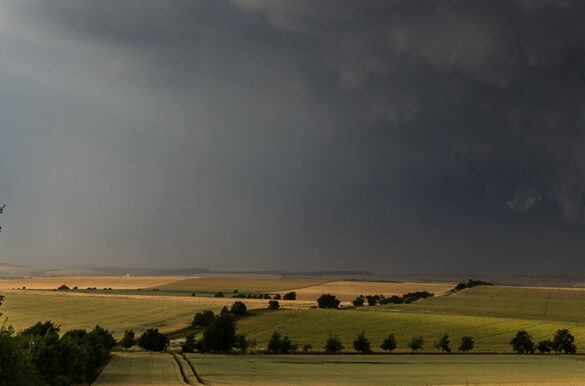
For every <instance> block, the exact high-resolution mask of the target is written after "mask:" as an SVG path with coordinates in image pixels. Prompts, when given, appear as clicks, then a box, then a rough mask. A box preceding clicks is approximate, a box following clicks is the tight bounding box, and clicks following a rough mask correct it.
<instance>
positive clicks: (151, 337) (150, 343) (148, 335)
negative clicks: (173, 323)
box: [138, 328, 169, 351]
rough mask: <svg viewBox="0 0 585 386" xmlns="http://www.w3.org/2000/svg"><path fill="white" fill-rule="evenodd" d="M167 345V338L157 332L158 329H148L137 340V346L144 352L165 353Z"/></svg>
mask: <svg viewBox="0 0 585 386" xmlns="http://www.w3.org/2000/svg"><path fill="white" fill-rule="evenodd" d="M168 345H169V338H167V336H166V335H165V334H161V333H160V332H158V328H150V329H148V330H146V331H145V332H144V333H142V335H141V336H140V338H138V346H140V347H141V348H142V349H143V350H146V351H165V350H166V349H167V346H168Z"/></svg>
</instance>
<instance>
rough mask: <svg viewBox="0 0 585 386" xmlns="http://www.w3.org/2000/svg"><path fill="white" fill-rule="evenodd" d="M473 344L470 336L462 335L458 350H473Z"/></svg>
mask: <svg viewBox="0 0 585 386" xmlns="http://www.w3.org/2000/svg"><path fill="white" fill-rule="evenodd" d="M474 345H475V341H474V340H473V338H472V337H470V336H464V337H462V338H461V344H460V345H459V351H461V352H468V351H471V350H473V346H474Z"/></svg>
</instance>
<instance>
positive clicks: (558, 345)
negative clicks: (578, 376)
mask: <svg viewBox="0 0 585 386" xmlns="http://www.w3.org/2000/svg"><path fill="white" fill-rule="evenodd" d="M574 342H575V337H574V336H573V335H572V334H571V333H570V332H569V330H567V329H563V330H558V331H557V333H556V334H555V336H554V338H553V342H552V343H553V344H552V347H553V348H554V350H555V353H557V354H558V353H559V352H561V351H563V352H564V353H565V354H575V352H577V346H575V343H574Z"/></svg>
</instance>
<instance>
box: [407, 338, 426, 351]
mask: <svg viewBox="0 0 585 386" xmlns="http://www.w3.org/2000/svg"><path fill="white" fill-rule="evenodd" d="M424 344H425V341H424V339H423V337H422V336H415V337H413V338H412V339H411V340H410V343H408V347H410V349H411V350H412V352H413V353H414V352H416V351H417V350H422V348H423V345H424Z"/></svg>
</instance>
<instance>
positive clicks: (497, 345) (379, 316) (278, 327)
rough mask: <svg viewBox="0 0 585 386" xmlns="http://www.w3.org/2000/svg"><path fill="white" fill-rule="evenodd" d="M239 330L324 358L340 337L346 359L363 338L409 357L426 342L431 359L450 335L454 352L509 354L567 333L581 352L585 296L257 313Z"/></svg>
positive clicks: (466, 296) (472, 295) (508, 294)
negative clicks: (464, 343)
mask: <svg viewBox="0 0 585 386" xmlns="http://www.w3.org/2000/svg"><path fill="white" fill-rule="evenodd" d="M254 315H256V316H253V317H249V318H245V319H243V320H242V321H240V323H239V324H238V327H239V329H240V331H241V332H242V333H244V334H247V335H249V336H250V337H253V338H256V340H257V342H258V344H259V346H261V347H265V345H266V344H267V342H268V339H269V338H270V336H271V334H272V333H273V332H274V331H279V332H280V333H282V334H285V335H288V336H289V337H290V338H291V339H292V340H293V341H294V342H297V343H299V344H300V346H302V345H304V344H307V343H310V344H312V345H313V347H315V349H316V350H322V347H323V345H324V342H325V339H326V338H327V337H328V335H329V333H330V332H331V333H332V334H334V335H339V337H340V339H341V341H342V343H343V344H344V345H345V346H346V351H352V350H353V348H352V342H353V340H354V339H355V336H356V335H357V334H358V333H359V332H361V331H362V330H363V331H365V332H366V336H367V337H368V338H369V339H370V341H371V342H372V344H373V345H374V346H375V347H373V348H374V350H379V348H378V346H379V345H380V343H381V342H382V340H383V339H384V338H385V337H386V336H387V335H388V334H389V333H394V334H395V336H396V338H397V339H398V345H399V347H398V350H397V351H398V352H400V351H408V348H407V344H408V341H409V340H410V338H411V337H413V336H416V335H423V336H424V339H425V341H426V345H425V351H434V348H433V346H432V345H433V342H434V341H435V340H437V339H438V338H439V337H440V336H442V335H443V334H449V335H450V337H451V342H452V346H455V345H456V344H457V343H458V342H459V340H460V339H461V337H462V336H463V335H470V336H472V337H473V338H474V339H475V341H476V348H475V350H474V351H479V352H509V351H510V346H509V344H508V342H509V341H510V339H511V338H512V336H513V335H514V334H515V333H516V332H517V331H518V330H519V329H526V330H528V331H529V332H530V333H532V334H533V336H534V339H535V340H537V341H538V340H540V339H546V338H550V337H551V336H552V335H553V334H554V332H555V331H556V330H558V329H561V328H568V329H570V330H571V332H572V333H573V334H574V335H575V337H576V344H577V346H578V347H579V346H580V347H583V346H585V324H584V323H583V322H582V321H583V320H585V291H583V290H578V289H576V290H572V289H548V288H514V287H490V286H481V287H475V288H471V289H468V290H465V291H461V292H459V293H455V294H452V295H448V296H437V297H433V298H428V299H424V300H421V301H419V302H416V303H414V304H403V305H385V306H375V307H369V306H364V307H359V308H357V309H355V310H294V311H293V310H282V311H277V312H269V311H256V312H255V313H254Z"/></svg>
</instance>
